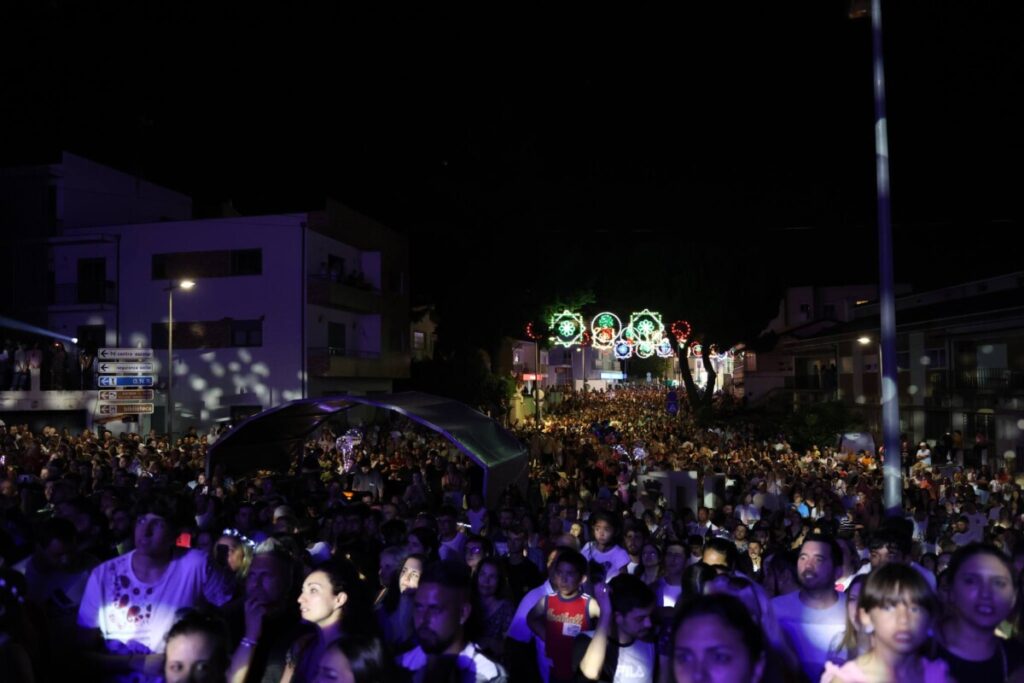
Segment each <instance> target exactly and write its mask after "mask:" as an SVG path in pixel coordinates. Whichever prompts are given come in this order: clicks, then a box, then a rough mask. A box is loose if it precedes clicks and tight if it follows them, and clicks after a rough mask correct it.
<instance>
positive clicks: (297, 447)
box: [206, 391, 528, 507]
mask: <svg viewBox="0 0 1024 683" xmlns="http://www.w3.org/2000/svg"><path fill="white" fill-rule="evenodd" d="M357 405H365V406H372V407H374V408H384V409H387V410H393V411H395V412H397V413H400V414H401V415H404V416H405V417H407V418H409V419H410V420H412V421H413V422H416V423H418V424H420V425H422V426H424V427H427V428H428V429H431V430H433V431H435V432H437V433H438V434H441V435H442V436H444V437H445V438H446V439H448V441H450V442H451V443H453V444H454V445H455V446H456V447H457V448H458V449H459V450H461V451H462V452H463V453H465V454H466V456H468V457H469V458H470V459H471V460H473V461H474V462H475V463H477V464H478V465H480V466H481V467H482V468H483V470H484V496H485V498H486V500H487V503H488V506H489V507H492V506H493V505H494V504H496V503H497V502H498V499H499V498H500V497H501V494H502V492H503V491H504V490H505V489H506V488H507V487H508V486H509V485H510V484H515V485H517V486H520V487H523V488H525V486H526V481H527V476H528V475H527V472H528V462H527V451H526V448H524V447H523V445H522V444H520V443H519V441H518V440H517V439H516V438H515V437H514V436H512V435H511V434H510V433H509V432H508V431H506V430H505V429H504V428H502V427H501V425H499V424H498V423H497V422H495V421H494V420H492V419H491V418H489V417H487V416H486V415H484V414H483V413H480V412H478V411H476V410H473V409H472V408H470V407H469V406H467V405H465V404H462V403H459V402H458V401H453V400H451V399H447V398H442V397H440V396H431V395H430V394H423V393H419V392H415V391H410V392H403V393H399V394H385V395H374V396H347V395H341V396H324V397H320V398H307V399H301V400H298V401H291V402H290V403H285V404H284V405H281V406H277V407H276V408H270V409H269V410H265V411H263V412H262V413H259V414H258V415H254V416H252V417H250V418H248V419H247V420H245V421H244V422H242V423H241V424H239V425H238V426H236V427H234V428H232V429H231V430H229V431H228V432H227V433H225V434H224V435H223V436H222V437H221V438H220V439H218V440H217V442H216V443H215V444H214V445H213V446H212V447H211V448H210V450H209V452H208V453H207V456H206V471H207V473H208V474H209V473H212V471H213V469H214V468H215V467H217V466H218V465H221V466H223V468H224V470H225V472H226V473H228V474H233V475H236V476H237V475H242V474H248V473H251V472H254V471H256V470H272V471H276V472H288V470H289V468H290V467H291V466H292V464H293V463H294V462H295V461H296V459H298V458H299V457H301V454H302V448H303V444H304V443H305V442H306V439H307V438H308V437H309V435H310V434H312V433H313V432H314V431H315V430H316V429H317V427H319V426H320V425H321V424H322V423H323V422H324V420H326V419H328V418H329V417H331V416H332V415H334V414H336V413H339V412H341V411H344V410H348V409H349V408H352V407H354V406H357Z"/></svg>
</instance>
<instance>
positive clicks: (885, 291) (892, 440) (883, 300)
mask: <svg viewBox="0 0 1024 683" xmlns="http://www.w3.org/2000/svg"><path fill="white" fill-rule="evenodd" d="M871 38H872V57H873V62H874V84H875V180H876V194H877V201H878V284H879V292H878V295H879V296H878V298H879V308H880V315H881V338H880V339H879V345H878V351H879V362H880V364H881V368H880V373H881V376H882V435H883V442H884V443H885V463H884V465H883V472H884V476H885V483H884V488H883V502H884V504H885V513H886V515H888V516H890V517H897V516H902V515H903V480H902V468H901V463H900V404H899V389H898V387H899V384H898V381H897V369H896V301H895V294H894V291H893V290H894V287H893V251H892V213H891V209H890V205H889V199H890V196H889V136H888V130H887V125H886V115H885V64H884V62H883V59H882V0H871Z"/></svg>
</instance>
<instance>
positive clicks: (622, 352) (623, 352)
mask: <svg viewBox="0 0 1024 683" xmlns="http://www.w3.org/2000/svg"><path fill="white" fill-rule="evenodd" d="M632 355H633V345H632V344H630V343H629V342H627V341H617V342H615V358H616V359H618V360H626V359H627V358H629V357H630V356H632Z"/></svg>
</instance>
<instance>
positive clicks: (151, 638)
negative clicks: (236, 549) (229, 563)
mask: <svg viewBox="0 0 1024 683" xmlns="http://www.w3.org/2000/svg"><path fill="white" fill-rule="evenodd" d="M135 552H136V551H134V550H133V551H131V552H130V553H126V554H124V555H121V556H120V557H115V558H114V559H112V560H108V561H107V562H104V563H103V564H101V565H99V566H98V567H96V568H95V569H93V570H92V573H91V574H90V575H89V581H88V583H87V584H86V586H85V594H84V595H83V596H82V603H81V605H80V606H79V609H78V625H79V626H82V627H84V628H98V629H99V630H100V632H101V633H102V634H103V640H104V641H105V645H106V648H107V651H108V652H110V653H112V654H120V655H127V654H148V653H152V652H163V651H164V637H165V636H166V635H167V632H168V631H169V630H170V628H171V626H173V625H174V622H175V615H176V613H177V611H178V610H180V609H182V608H184V607H194V606H195V605H196V603H197V602H198V601H199V600H200V598H205V599H206V601H207V602H210V603H212V604H214V605H217V606H218V607H219V606H221V605H223V604H224V603H226V602H227V601H228V600H230V599H231V596H232V593H233V582H232V579H231V577H230V576H229V575H228V574H227V573H225V572H223V571H221V570H220V569H219V568H218V567H217V566H216V565H214V563H213V562H212V561H211V559H210V556H209V555H208V554H206V553H204V552H202V551H200V550H189V551H186V552H185V553H184V554H182V555H180V556H178V557H176V558H174V559H173V560H171V563H170V565H168V567H167V570H166V571H165V572H164V575H163V576H161V577H160V579H159V580H158V581H157V582H156V583H144V582H143V581H141V580H140V579H139V578H138V577H137V576H135V571H134V570H133V569H132V558H133V557H134V556H135ZM118 680H122V681H145V680H147V679H146V678H145V677H143V676H142V675H141V674H129V675H127V676H122V677H119V678H118ZM154 680H157V679H154Z"/></svg>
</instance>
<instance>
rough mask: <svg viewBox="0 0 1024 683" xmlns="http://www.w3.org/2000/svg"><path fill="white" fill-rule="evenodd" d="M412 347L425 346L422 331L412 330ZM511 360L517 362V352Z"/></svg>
mask: <svg viewBox="0 0 1024 683" xmlns="http://www.w3.org/2000/svg"><path fill="white" fill-rule="evenodd" d="M412 348H413V349H415V350H416V351H422V350H423V349H425V348H427V335H426V334H425V333H423V332H413V333H412ZM513 362H515V363H518V362H519V354H516V357H515V360H514V361H513Z"/></svg>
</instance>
